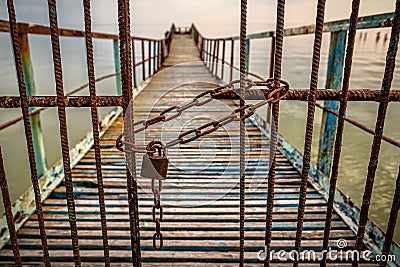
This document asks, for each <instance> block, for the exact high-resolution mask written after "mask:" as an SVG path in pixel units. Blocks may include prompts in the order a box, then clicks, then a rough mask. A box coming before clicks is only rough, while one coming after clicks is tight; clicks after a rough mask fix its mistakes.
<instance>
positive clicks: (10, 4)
mask: <svg viewBox="0 0 400 267" xmlns="http://www.w3.org/2000/svg"><path fill="white" fill-rule="evenodd" d="M7 8H8V16H9V21H10V32H11V39H12V45H13V51H14V60H15V68H16V73H17V78H18V89H19V95H20V100H21V109H22V116H23V121H24V131H25V139H26V144H27V148H28V157H29V167H30V170H31V181H32V187H33V193H34V196H35V205H36V213H37V220H38V225H39V232H40V239H41V243H42V250H43V263H44V265H45V266H51V263H50V256H49V247H48V244H47V235H46V227H45V223H44V215H43V210H42V198H41V194H40V186H39V178H38V174H37V169H36V158H35V151H34V148H33V140H32V129H31V123H30V120H29V111H28V104H27V103H28V97H27V93H26V86H25V81H24V73H23V69H22V58H21V47H20V42H19V37H18V27H17V22H16V15H15V9H14V1H13V0H7ZM8 223H11V222H9V221H8Z"/></svg>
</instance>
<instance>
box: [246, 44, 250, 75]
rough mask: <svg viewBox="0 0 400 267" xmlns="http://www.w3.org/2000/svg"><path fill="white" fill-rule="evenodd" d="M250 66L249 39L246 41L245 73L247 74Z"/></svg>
mask: <svg viewBox="0 0 400 267" xmlns="http://www.w3.org/2000/svg"><path fill="white" fill-rule="evenodd" d="M249 64H250V39H246V73H247V72H249V66H250V65H249Z"/></svg>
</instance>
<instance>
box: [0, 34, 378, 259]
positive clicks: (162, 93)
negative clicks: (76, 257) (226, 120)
mask: <svg viewBox="0 0 400 267" xmlns="http://www.w3.org/2000/svg"><path fill="white" fill-rule="evenodd" d="M163 67H165V68H164V69H162V70H161V71H160V72H158V73H157V74H156V75H154V76H153V77H152V79H151V81H150V83H148V85H147V86H146V87H145V88H144V90H143V91H142V92H141V93H140V94H139V95H138V96H137V97H136V98H135V100H134V105H135V120H142V119H146V118H147V117H148V116H150V117H151V116H153V115H155V114H158V113H159V112H160V111H162V110H164V109H165V108H167V107H170V106H173V105H179V104H181V103H183V102H187V101H189V100H190V99H191V98H192V97H193V96H195V95H197V94H199V93H200V92H202V91H204V90H207V89H211V88H215V87H216V85H217V84H220V83H221V81H220V80H217V79H216V78H214V76H212V75H211V74H210V72H209V71H208V70H207V68H206V67H205V66H204V63H202V62H201V60H200V57H199V52H198V49H197V47H196V45H195V42H194V41H193V39H192V38H191V36H190V35H189V34H176V35H174V38H173V40H172V44H171V51H170V54H169V56H168V57H167V58H166V60H165V61H164V63H163ZM235 107H236V104H235V102H234V101H233V100H224V101H212V102H210V103H208V104H207V105H205V106H202V107H197V108H193V109H189V110H187V111H185V112H184V113H183V115H182V116H181V117H179V118H177V119H176V120H172V121H170V122H168V123H167V124H164V125H162V127H161V126H158V125H154V126H150V127H149V128H148V129H147V130H146V131H145V132H144V133H141V134H137V135H136V142H137V143H138V144H139V145H144V144H147V143H148V142H149V141H150V140H153V139H162V140H170V139H174V138H176V137H177V136H178V135H179V133H181V132H182V131H183V129H190V128H193V127H197V126H199V125H201V124H203V123H205V122H207V121H209V120H210V118H211V119H215V118H220V117H222V116H226V115H227V114H228V112H230V111H231V110H232V109H234V108H235ZM104 130H105V133H104V135H103V136H102V138H101V157H102V170H103V179H104V186H105V203H106V215H107V226H108V238H109V244H110V257H111V263H112V266H120V265H121V266H122V265H123V266H125V265H126V266H129V265H132V263H131V262H132V259H131V256H132V254H131V249H130V244H131V243H130V226H129V224H130V222H129V216H128V201H127V189H126V173H125V170H126V169H125V158H124V154H123V153H122V152H120V151H118V150H117V149H116V147H115V140H116V138H117V137H118V136H119V135H120V134H121V133H122V131H123V118H122V116H119V117H118V119H117V120H116V121H115V122H114V123H113V124H112V125H108V126H107V127H106V128H105V129H104ZM246 134H247V141H246V150H247V151H246V152H247V158H246V164H247V166H246V177H247V179H246V198H245V203H246V212H245V218H246V221H245V262H246V264H248V265H252V264H254V265H260V264H262V262H261V261H260V260H259V259H258V258H257V255H258V252H259V251H260V250H263V249H264V238H265V220H266V200H267V179H266V178H267V168H268V158H269V149H268V147H269V145H268V138H267V136H266V135H265V134H263V132H262V131H261V129H260V128H259V126H257V125H256V124H253V122H252V121H251V120H248V121H247V123H246ZM277 153H278V154H277V173H276V185H275V201H274V214H273V226H272V230H273V233H272V248H273V249H274V250H276V251H278V250H281V249H284V250H290V249H293V248H294V240H295V236H296V222H297V212H298V199H299V183H300V178H301V175H300V173H299V171H298V169H297V168H295V166H293V164H292V163H291V162H290V161H289V159H287V158H286V157H285V156H284V155H283V154H282V153H281V152H279V151H277ZM168 157H169V159H170V165H169V172H168V178H167V180H166V181H165V182H164V184H163V189H162V191H161V201H162V205H163V210H164V214H163V215H164V216H163V220H162V222H161V232H162V233H163V236H164V247H163V248H162V249H161V250H159V251H157V250H155V249H154V248H153V246H152V236H153V234H154V231H155V224H154V223H153V221H152V206H153V195H152V193H151V189H150V180H146V179H144V178H140V177H139V176H138V177H139V178H138V185H139V190H138V195H139V211H140V216H139V217H140V235H141V247H142V251H141V255H142V265H143V266H204V265H205V264H207V265H208V266H230V265H232V266H236V265H237V263H238V260H239V176H238V171H239V125H238V123H233V124H228V125H226V126H225V127H224V128H221V129H219V130H218V131H217V132H215V133H214V134H211V135H208V136H205V137H204V138H200V139H199V140H197V141H195V142H192V143H188V144H182V145H179V146H175V147H172V148H170V149H169V151H168ZM136 158H137V167H138V170H140V166H141V158H142V155H141V154H137V157H136ZM94 162H95V159H94V150H93V148H92V149H90V150H89V152H87V153H86V154H85V156H84V157H83V158H82V159H81V160H80V162H79V163H78V164H76V165H75V166H74V167H73V170H72V177H73V178H72V179H73V183H74V195H75V203H76V214H77V226H78V236H79V248H80V255H81V260H82V263H83V264H85V265H87V266H96V265H98V266H101V265H104V259H103V245H102V234H101V223H100V212H99V202H98V192H97V188H96V185H97V178H96V166H95V163H94ZM43 212H44V218H45V226H46V232H47V236H48V244H49V253H50V257H51V261H52V262H53V264H54V266H59V265H71V264H72V262H73V255H72V246H71V237H70V228H69V227H70V226H69V222H68V213H67V207H66V196H65V187H64V184H63V183H61V184H60V185H59V186H58V187H57V188H56V189H55V190H54V191H53V192H52V193H51V194H50V196H49V197H48V198H47V199H46V200H45V201H44V202H43ZM36 216H37V215H36V214H33V215H32V216H31V217H30V218H29V220H27V221H26V223H25V224H24V225H23V227H22V228H21V229H20V230H19V231H18V244H19V248H20V253H21V257H22V261H23V262H30V263H37V264H40V263H41V262H42V247H41V243H40V234H39V229H38V223H37V218H36ZM325 218H326V200H325V198H324V197H323V196H322V195H321V194H320V192H319V191H318V190H317V189H315V188H314V187H313V186H312V185H311V184H309V185H308V187H307V202H306V212H305V221H304V228H303V229H304V230H303V242H302V249H307V250H311V249H313V250H315V251H321V248H322V238H323V231H324V224H325ZM339 239H345V240H346V241H347V247H346V248H345V249H352V248H353V247H354V241H355V234H354V232H353V231H352V230H351V228H350V227H349V226H348V225H347V224H346V223H345V222H344V220H343V219H342V217H341V216H339V215H338V214H337V213H334V214H333V220H332V231H331V236H330V242H331V245H332V246H333V247H335V246H336V241H337V240H339ZM0 262H1V264H6V263H9V264H12V262H13V252H12V250H11V245H10V244H7V245H6V246H5V247H3V249H2V250H1V251H0ZM303 264H304V266H310V265H312V264H310V263H303ZM277 265H285V264H284V263H282V262H281V263H279V264H278V263H277ZM314 265H315V266H316V265H318V264H315V263H314ZM328 265H329V264H328ZM334 265H336V266H344V265H349V263H347V264H344V263H335V264H334ZM362 265H363V266H364V265H371V264H362ZM285 266H286V265H285Z"/></svg>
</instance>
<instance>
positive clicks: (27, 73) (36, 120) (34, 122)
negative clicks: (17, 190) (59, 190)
mask: <svg viewBox="0 0 400 267" xmlns="http://www.w3.org/2000/svg"><path fill="white" fill-rule="evenodd" d="M19 39H20V43H21V56H22V69H23V72H24V79H25V86H26V94H27V95H28V96H33V95H35V94H36V87H35V79H34V77H33V68H32V61H31V55H30V50H29V40H28V34H27V33H21V34H20V35H19ZM35 109H36V108H35V107H30V108H28V110H29V112H31V111H33V110H35ZM30 121H31V128H32V141H33V147H34V150H35V157H36V168H37V174H38V177H39V178H40V177H41V176H42V175H43V174H45V172H46V171H47V164H46V152H45V148H44V141H43V133H42V127H41V125H40V113H37V114H34V115H32V116H30Z"/></svg>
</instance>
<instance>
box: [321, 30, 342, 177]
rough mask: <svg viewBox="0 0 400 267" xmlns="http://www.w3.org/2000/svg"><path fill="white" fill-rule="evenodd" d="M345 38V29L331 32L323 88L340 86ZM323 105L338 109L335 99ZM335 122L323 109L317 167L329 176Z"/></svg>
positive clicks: (335, 119)
mask: <svg viewBox="0 0 400 267" xmlns="http://www.w3.org/2000/svg"><path fill="white" fill-rule="evenodd" d="M346 38H347V31H338V32H332V33H331V39H330V47H329V58H328V71H327V77H326V84H325V88H329V89H340V88H341V85H342V77H343V67H344V55H345V50H346ZM324 106H325V107H328V108H330V109H332V110H334V111H337V110H338V103H337V102H336V101H325V102H324ZM336 124H337V117H336V116H335V115H333V114H331V113H329V112H326V111H323V113H322V121H321V130H320V137H319V150H318V163H317V167H318V169H319V170H320V171H322V173H324V174H325V175H326V176H329V174H330V170H331V165H332V156H333V146H334V143H335V134H336Z"/></svg>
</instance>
